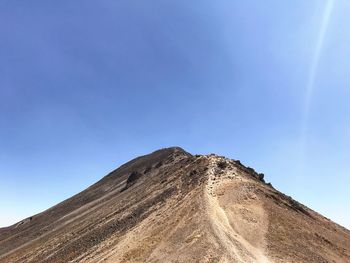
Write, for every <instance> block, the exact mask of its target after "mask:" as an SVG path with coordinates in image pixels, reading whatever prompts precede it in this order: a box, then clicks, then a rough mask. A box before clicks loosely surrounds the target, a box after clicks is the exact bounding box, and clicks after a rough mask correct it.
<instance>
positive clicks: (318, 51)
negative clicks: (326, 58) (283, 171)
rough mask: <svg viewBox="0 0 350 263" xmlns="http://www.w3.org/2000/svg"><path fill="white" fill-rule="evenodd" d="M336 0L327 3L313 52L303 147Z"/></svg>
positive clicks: (308, 82) (305, 108) (306, 100)
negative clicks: (324, 45)
mask: <svg viewBox="0 0 350 263" xmlns="http://www.w3.org/2000/svg"><path fill="white" fill-rule="evenodd" d="M334 3H335V0H327V3H326V5H325V8H324V12H323V16H322V22H321V27H320V31H319V33H318V37H317V42H316V47H315V51H314V54H313V59H312V62H311V67H310V72H309V77H308V80H307V84H306V94H305V100H304V105H303V106H304V109H303V119H302V145H303V148H304V147H305V144H306V137H307V130H308V122H309V118H310V108H311V103H312V97H313V94H314V91H315V88H316V80H317V73H318V67H319V64H320V58H321V55H322V49H323V44H324V40H325V37H326V33H327V29H328V25H329V22H330V19H331V16H332V11H333V7H334Z"/></svg>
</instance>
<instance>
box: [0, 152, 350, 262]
mask: <svg viewBox="0 0 350 263" xmlns="http://www.w3.org/2000/svg"><path fill="white" fill-rule="evenodd" d="M349 247H350V231H349V230H347V229H345V228H343V227H341V226H339V225H337V224H335V223H333V222H331V221H330V220H329V219H326V218H325V217H323V216H321V215H319V214H318V213H316V212H314V211H313V210H311V209H309V208H307V207H306V206H304V205H302V204H300V203H299V202H297V201H295V200H293V199H292V198H291V197H289V196H286V195H284V194H283V193H280V192H279V191H278V190H276V189H274V188H273V187H272V186H271V184H266V183H265V181H264V175H263V174H261V173H257V172H255V171H254V169H252V168H249V167H245V166H244V165H242V164H241V163H240V162H239V161H237V160H231V159H228V158H225V157H223V156H218V155H215V154H210V155H192V154H190V153H188V152H186V151H185V150H183V149H182V148H180V147H170V148H164V149H161V150H157V151H155V152H153V153H151V154H147V155H144V156H140V157H137V158H135V159H133V160H131V161H129V162H127V163H125V164H124V165H121V166H120V167H119V168H117V169H116V170H114V171H112V172H111V173H109V174H108V175H106V176H104V177H103V178H102V179H101V180H99V181H98V182H96V183H95V184H93V185H92V186H90V187H88V188H87V189H86V190H84V191H82V192H80V193H78V194H76V195H74V196H72V197H71V198H69V199H67V200H65V201H63V202H61V203H59V204H57V205H55V206H53V207H52V208H49V209H48V210H46V211H44V212H42V213H39V214H37V215H34V216H32V217H30V218H28V219H25V220H22V221H21V222H19V223H17V224H15V225H13V226H10V227H8V228H2V229H0V262H68V261H69V262H105V261H107V262H349V259H350V251H349Z"/></svg>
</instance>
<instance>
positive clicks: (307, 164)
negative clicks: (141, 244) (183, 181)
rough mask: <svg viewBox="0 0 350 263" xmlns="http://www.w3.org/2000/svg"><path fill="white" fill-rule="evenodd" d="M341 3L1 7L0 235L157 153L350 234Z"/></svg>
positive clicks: (77, 1) (349, 133)
mask: <svg viewBox="0 0 350 263" xmlns="http://www.w3.org/2000/svg"><path fill="white" fill-rule="evenodd" d="M349 13H350V1H348V0H335V1H327V0H324V1H321V0H309V1H305V0H295V1H280V0H266V1H261V0H250V1H238V0H222V1H221V0H220V1H212V0H200V1H199V0H198V1H188V0H176V1H169V0H153V1H151V2H149V1H141V0H139V1H136V0H128V1H114V0H99V1H89V0H74V1H48V0H34V1H23V0H22V1H20V0H17V1H16V0H11V1H10V0H8V1H6V0H0V225H1V226H5V225H9V224H11V223H14V222H16V221H18V220H20V219H22V218H24V217H27V216H30V215H32V214H35V213H38V212H40V211H42V210H44V209H46V208H48V207H50V206H52V205H54V204H56V203H57V202H59V201H62V200H64V199H66V198H67V197H70V196H72V195H73V194H75V193H77V192H79V191H81V190H83V189H85V188H86V187H88V186H89V185H90V184H92V183H94V182H96V181H97V180H99V179H100V178H101V177H102V176H104V175H105V174H107V173H108V172H109V171H111V170H113V169H114V168H116V167H118V166H119V165H120V164H122V163H124V162H126V161H128V160H130V159H131V158H133V157H135V156H138V155H141V154H145V153H149V152H151V151H153V150H156V149H158V148H162V147H166V146H174V145H177V146H181V147H183V148H184V149H186V150H187V151H189V152H191V153H202V154H206V153H211V152H213V153H217V154H220V155H226V156H228V157H231V158H234V159H240V160H241V161H242V162H243V163H244V164H246V165H249V166H252V167H254V168H255V169H256V170H257V171H259V172H264V173H265V175H266V178H267V180H268V181H271V182H272V184H273V185H274V186H275V187H276V188H278V189H279V190H281V191H282V192H284V193H286V194H288V195H291V196H293V197H294V198H295V199H297V200H299V201H301V202H302V203H304V204H306V205H308V206H310V207H311V208H313V209H315V210H317V211H319V212H321V213H322V214H324V215H325V216H327V217H329V218H331V219H333V220H334V221H336V222H338V223H341V224H342V225H345V226H347V227H348V228H350V191H349V186H350V177H349V170H350V140H349V138H350V122H349V116H350V104H349V100H350V75H349V69H350V31H349V30H348V27H349V24H350V18H349Z"/></svg>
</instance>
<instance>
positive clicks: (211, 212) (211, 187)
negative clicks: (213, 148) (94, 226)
mask: <svg viewBox="0 0 350 263" xmlns="http://www.w3.org/2000/svg"><path fill="white" fill-rule="evenodd" d="M209 158H210V163H209V169H208V184H207V188H206V191H205V199H206V201H207V207H208V216H209V217H210V222H211V226H212V229H213V231H214V233H215V235H216V237H217V240H218V241H219V242H220V243H221V245H222V246H223V247H224V248H225V250H226V253H227V254H226V255H225V257H226V258H225V259H222V262H230V261H234V262H242V263H246V262H259V263H268V262H271V261H270V260H268V258H267V257H266V256H265V251H264V249H263V247H264V244H260V246H259V247H254V246H252V245H251V244H250V243H249V242H248V241H247V240H246V239H245V238H244V237H243V236H242V235H240V234H239V233H238V232H237V231H235V229H234V228H233V227H232V226H231V224H230V221H229V219H228V217H227V215H226V212H225V210H224V209H223V208H222V207H221V205H220V203H219V201H218V198H217V195H216V193H215V190H216V185H217V184H218V180H217V178H216V175H215V169H216V167H217V164H216V160H215V158H214V157H209ZM236 179H239V178H236Z"/></svg>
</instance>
